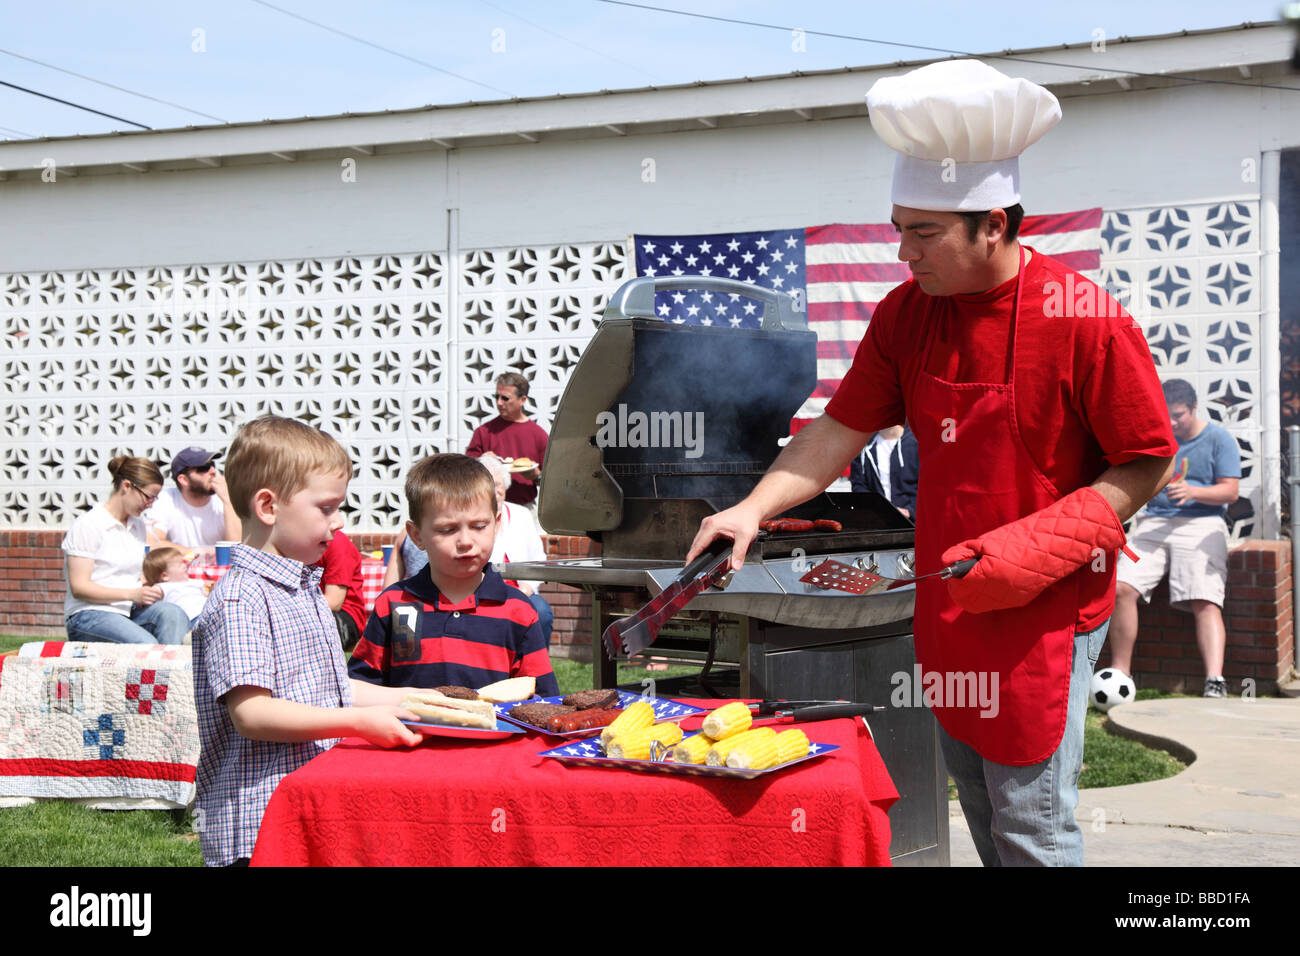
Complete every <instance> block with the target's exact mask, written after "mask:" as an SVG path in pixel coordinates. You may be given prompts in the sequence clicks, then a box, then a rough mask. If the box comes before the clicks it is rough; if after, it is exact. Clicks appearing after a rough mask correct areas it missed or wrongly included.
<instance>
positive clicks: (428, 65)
mask: <svg viewBox="0 0 1300 956" xmlns="http://www.w3.org/2000/svg"><path fill="white" fill-rule="evenodd" d="M253 3H256V4H258V5H259V6H263V7H267V8H268V9H271V10H274V11H275V12H276V13H283V14H284V15H285V16H286V17H293V18H294V19H295V20H301V21H302V22H303V23H310V24H311V25H312V26H314V27H320V29H322V30H328V31H329V32H330V33H334V34H337V35H338V36H341V37H346V38H347V39H349V40H354V41H356V42H357V43H361V44H364V45H365V46H368V47H371V48H372V49H375V50H379V51H381V52H383V53H387V54H389V55H391V56H396V57H401V58H402V59H403V60H407V61H409V62H411V63H416V64H419V65H420V66H423V67H426V68H428V69H430V70H435V71H437V72H438V73H444V74H446V75H447V76H454V77H455V78H456V79H458V80H463V81H464V82H466V83H472V84H474V85H475V86H481V87H483V88H484V89H487V90H491V91H492V92H494V93H500V94H501V95H502V96H510V97H513V96H514V95H515V94H513V93H511V92H510V91H509V90H503V89H501V88H499V87H496V86H492V85H491V84H490V83H480V82H479V81H478V80H471V79H470V78H469V77H468V76H461V75H460V74H459V73H453V72H452V71H451V70H444V69H443V68H442V67H440V66H436V65H434V64H433V63H429V62H428V61H426V60H420V59H416V58H415V57H413V56H407V55H406V54H405V53H399V52H398V51H397V50H390V49H389V48H388V47H386V46H380V45H379V44H378V43H371V42H370V41H369V40H363V39H362V38H361V37H359V36H354V35H353V34H351V33H347V32H345V31H343V30H338V29H335V28H334V27H331V26H328V25H326V24H324V23H321V22H320V21H318V20H311V19H308V18H307V17H304V16H301V15H300V14H297V13H294V12H293V11H292V10H286V9H284V8H283V7H277V6H276V5H275V4H273V3H267V2H266V0H253Z"/></svg>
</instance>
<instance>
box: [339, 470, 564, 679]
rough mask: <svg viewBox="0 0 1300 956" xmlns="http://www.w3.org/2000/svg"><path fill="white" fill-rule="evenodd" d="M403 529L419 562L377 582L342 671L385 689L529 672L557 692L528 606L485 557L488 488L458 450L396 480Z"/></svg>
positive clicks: (486, 477)
mask: <svg viewBox="0 0 1300 956" xmlns="http://www.w3.org/2000/svg"><path fill="white" fill-rule="evenodd" d="M406 504H407V509H408V510H409V512H410V520H409V521H407V522H406V533H407V535H408V536H409V537H410V539H411V541H412V542H413V543H414V544H415V545H416V546H417V547H418V548H420V550H422V551H424V552H425V553H426V554H427V555H428V556H429V564H428V565H427V566H426V567H425V568H423V569H422V570H421V571H419V572H418V573H417V574H415V575H414V576H412V577H409V578H407V579H406V580H405V581H399V582H397V583H396V584H394V585H392V586H391V587H389V588H387V589H386V590H385V591H384V592H383V593H382V594H380V595H379V599H378V600H377V601H376V602H375V608H374V610H373V611H372V612H371V614H370V620H369V621H367V622H366V630H365V633H364V634H363V635H362V637H361V640H360V641H359V642H358V643H357V646H356V648H355V649H354V650H353V652H352V659H351V661H349V663H348V672H349V674H350V675H351V676H352V677H354V678H356V679H358V680H363V681H369V682H371V683H374V684H383V685H385V686H388V687H442V686H447V685H455V686H460V687H484V686H486V685H488V684H492V683H495V682H496V681H499V680H504V679H505V678H507V677H529V676H531V677H535V678H536V679H537V692H538V693H539V694H541V695H543V696H550V695H554V694H558V693H559V692H560V689H559V685H558V684H557V683H556V680H555V674H554V672H553V671H552V670H551V658H550V655H549V654H548V653H547V652H546V637H545V635H544V634H543V633H542V629H541V627H540V626H539V625H538V620H537V611H536V610H535V609H534V607H533V605H532V604H531V603H530V602H529V600H528V598H527V597H526V596H525V595H524V593H523V592H522V591H519V590H518V589H516V588H513V587H510V586H509V585H507V584H506V583H505V582H504V581H503V580H502V579H501V575H500V574H498V573H497V572H496V570H495V569H494V568H493V567H492V565H491V564H490V563H489V559H490V558H491V556H492V543H493V541H494V539H495V538H496V531H497V519H498V517H499V515H498V514H497V501H496V488H495V486H494V485H493V481H492V475H491V474H490V473H489V472H488V470H487V469H486V468H484V467H483V465H482V464H480V463H479V462H477V461H475V460H474V459H473V458H468V457H466V456H465V455H431V456H429V457H428V458H424V459H422V460H421V461H419V462H417V463H416V465H415V467H413V468H412V469H411V471H410V473H409V474H408V475H407V477H406Z"/></svg>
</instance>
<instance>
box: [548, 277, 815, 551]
mask: <svg viewBox="0 0 1300 956" xmlns="http://www.w3.org/2000/svg"><path fill="white" fill-rule="evenodd" d="M673 289H703V290H707V291H709V292H713V293H715V294H717V295H719V296H721V295H738V296H744V297H747V298H751V299H756V300H759V301H760V302H762V303H763V306H764V313H763V324H762V328H760V329H733V328H721V327H715V326H686V325H672V324H669V323H665V322H663V321H662V320H661V319H659V318H657V317H656V316H655V308H654V293H655V292H656V291H662V290H673ZM816 384H817V336H816V334H815V333H813V332H811V331H809V330H808V324H807V320H806V317H805V316H804V314H803V313H801V312H797V311H795V301H794V300H793V299H792V298H791V297H790V296H788V295H785V294H783V293H779V292H774V291H772V290H770V289H763V288H759V287H758V286H753V285H750V284H749V283H745V282H737V281H734V280H730V279H721V278H716V277H712V276H686V277H653V278H651V277H646V278H640V279H633V280H631V281H630V282H626V283H624V284H623V285H622V286H620V287H619V289H618V290H617V291H616V292H615V293H614V295H613V296H612V297H611V298H610V301H609V304H608V305H607V306H606V308H605V313H604V315H603V316H602V318H601V322H600V326H599V328H598V329H597V330H596V334H595V336H594V337H593V338H592V340H591V342H590V344H589V345H588V346H587V348H586V350H585V351H584V352H583V355H582V358H581V359H580V360H579V362H578V365H577V367H576V368H574V370H573V373H572V376H571V377H570V379H569V383H568V385H567V386H566V388H565V390H564V394H563V396H562V397H561V399H560V405H559V408H558V409H557V411H556V415H555V418H554V421H553V423H552V427H551V435H550V439H549V441H548V443H547V449H546V460H545V462H544V464H543V474H544V475H545V476H546V477H545V479H544V480H543V482H542V491H541V498H540V500H539V502H538V511H539V518H540V520H541V522H542V525H543V527H545V528H547V529H549V530H551V531H553V532H555V533H560V534H580V535H581V534H593V533H595V536H597V537H598V536H599V533H600V532H602V531H611V530H614V529H618V528H620V527H622V526H623V525H624V524H625V498H639V499H705V500H708V501H711V502H714V503H717V504H722V503H724V502H735V501H739V500H740V499H741V498H743V497H744V496H745V495H747V494H748V493H749V492H750V490H752V488H753V487H754V485H755V484H757V483H758V480H759V479H760V478H761V477H762V475H763V473H764V472H765V471H766V470H767V469H768V467H769V466H770V465H771V464H772V462H773V461H774V460H775V459H776V456H777V454H778V453H779V452H780V445H779V444H778V442H779V441H780V439H783V438H785V436H786V435H787V434H788V432H789V423H790V419H791V418H792V417H793V416H794V414H795V413H796V412H797V411H798V409H799V407H800V406H801V405H802V404H803V403H804V401H805V400H806V399H807V398H808V396H809V395H810V394H811V393H812V391H813V389H814V388H815V387H816ZM724 506H725V505H724Z"/></svg>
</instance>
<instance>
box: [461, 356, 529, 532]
mask: <svg viewBox="0 0 1300 956" xmlns="http://www.w3.org/2000/svg"><path fill="white" fill-rule="evenodd" d="M496 384H497V412H499V414H498V415H497V417H496V418H494V419H492V421H490V422H488V423H486V424H484V425H480V426H479V427H478V428H476V429H474V434H473V435H472V436H471V437H470V440H469V446H468V447H467V448H466V449H465V454H466V455H468V456H469V457H471V458H477V457H479V456H480V455H484V454H487V453H488V452H492V454H494V455H496V456H497V457H498V458H504V459H506V460H507V461H509V460H511V459H519V458H528V459H531V460H532V462H533V463H534V467H532V468H529V469H526V470H523V471H516V472H513V473H512V475H511V481H510V487H509V488H508V489H506V501H512V502H514V503H515V504H519V505H525V506H527V507H529V508H532V507H533V505H534V503H535V502H536V501H537V484H536V482H537V480H538V479H539V478H540V477H541V475H542V459H543V458H545V457H546V439H547V435H546V429H544V428H542V426H541V425H539V424H537V422H535V421H533V420H532V419H530V418H529V417H528V416H527V415H526V414H524V405H525V403H526V402H527V400H528V379H526V378H524V377H523V376H522V375H520V374H519V373H518V372H506V373H505V374H504V375H502V376H500V377H499V378H498V379H497V383H496Z"/></svg>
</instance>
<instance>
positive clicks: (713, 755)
mask: <svg viewBox="0 0 1300 956" xmlns="http://www.w3.org/2000/svg"><path fill="white" fill-rule="evenodd" d="M775 736H776V731H775V730H773V729H772V728H771V727H758V728H755V729H754V730H746V731H745V732H744V733H740V734H732V735H731V736H730V737H727V738H725V739H723V740H719V741H717V742H716V743H714V745H713V746H712V747H710V748H709V750H708V753H706V754H705V755H704V762H705V763H706V764H708V765H709V766H710V767H725V766H726V765H727V756H728V754H730V753H731V752H732V750H734V749H735V748H736V747H738V746H740V745H741V744H742V743H744V742H745V741H747V740H754V739H760V740H761V739H762V738H764V737H775Z"/></svg>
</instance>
